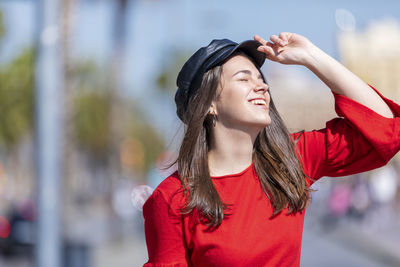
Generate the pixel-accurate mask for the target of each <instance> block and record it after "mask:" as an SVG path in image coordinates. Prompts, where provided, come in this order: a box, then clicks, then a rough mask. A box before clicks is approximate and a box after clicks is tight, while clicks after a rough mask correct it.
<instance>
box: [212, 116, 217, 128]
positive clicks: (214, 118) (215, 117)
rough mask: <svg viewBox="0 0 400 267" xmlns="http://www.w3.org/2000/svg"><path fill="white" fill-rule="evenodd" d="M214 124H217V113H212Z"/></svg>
mask: <svg viewBox="0 0 400 267" xmlns="http://www.w3.org/2000/svg"><path fill="white" fill-rule="evenodd" d="M211 116H212V118H211V119H212V125H213V126H214V127H215V125H216V124H217V115H216V114H215V113H213V114H212V115H211Z"/></svg>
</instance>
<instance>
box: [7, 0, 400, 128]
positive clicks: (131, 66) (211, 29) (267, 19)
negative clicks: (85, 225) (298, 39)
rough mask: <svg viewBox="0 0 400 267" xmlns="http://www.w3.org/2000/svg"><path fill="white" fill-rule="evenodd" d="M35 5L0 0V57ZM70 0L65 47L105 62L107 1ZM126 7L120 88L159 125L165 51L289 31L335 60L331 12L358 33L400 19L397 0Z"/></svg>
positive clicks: (162, 1)
mask: <svg viewBox="0 0 400 267" xmlns="http://www.w3.org/2000/svg"><path fill="white" fill-rule="evenodd" d="M35 2H37V1H26V0H25V1H18V0H13V1H4V0H3V1H1V0H0V8H1V9H2V10H3V13H4V15H5V22H6V27H7V30H8V32H7V35H6V38H5V42H4V45H3V47H0V62H2V61H3V62H4V61H6V60H8V59H10V58H12V57H13V56H14V55H15V54H16V53H18V51H20V49H21V47H25V46H28V45H29V44H31V43H32V42H34V38H35V34H34V33H35V32H34V26H33V25H34V22H35V9H34V3H35ZM77 2H78V6H77V8H76V12H75V15H74V16H75V18H76V21H75V26H74V27H75V28H74V33H73V36H72V37H73V39H72V40H73V48H72V52H73V53H74V54H75V56H77V57H80V58H94V59H96V60H97V61H98V62H100V63H106V62H107V59H108V58H109V56H110V54H111V53H110V52H111V46H110V40H109V37H110V35H111V22H112V14H113V13H112V12H113V6H112V4H111V3H112V1H106V0H101V1H100V0H99V1H95V0H90V1H89V0H86V1H83V0H81V1H77ZM130 7H131V8H130V10H129V14H128V18H129V19H128V24H129V31H128V38H127V51H126V58H125V64H126V72H125V73H124V84H125V91H126V92H127V93H128V94H129V95H132V96H133V97H135V98H137V99H139V100H140V103H141V104H142V106H143V107H144V108H145V109H146V108H147V111H146V112H147V113H148V114H149V119H151V120H154V122H155V123H160V124H162V125H163V126H162V127H166V126H167V125H169V124H171V123H174V122H175V119H176V117H175V116H174V103H173V99H172V98H171V99H170V101H165V98H163V97H162V96H159V95H158V94H156V93H155V89H154V81H153V78H154V75H156V74H157V73H158V72H159V71H160V70H161V68H162V67H164V65H163V64H161V63H162V62H164V61H165V59H166V58H167V57H168V54H169V53H170V51H171V50H172V49H185V50H188V51H193V52H194V51H195V50H196V49H198V48H199V47H201V46H204V45H206V44H208V43H209V42H210V41H211V40H212V39H214V38H230V39H232V40H235V41H237V42H239V41H243V40H245V39H250V38H252V36H253V35H254V34H259V35H261V36H269V35H271V34H277V33H279V32H281V31H290V32H296V33H300V34H302V35H305V36H306V37H308V38H309V39H310V40H311V41H313V42H314V43H315V44H317V45H318V46H319V47H320V48H322V49H323V50H324V51H326V52H327V53H329V54H330V55H332V56H334V57H336V58H337V57H338V54H337V50H336V35H337V33H338V31H339V29H338V27H337V25H336V21H335V11H336V10H337V9H347V10H349V11H350V12H352V13H353V14H354V17H355V19H356V30H362V29H363V28H365V26H366V25H367V24H368V23H370V22H371V21H373V20H382V19H384V18H388V17H389V18H395V19H397V20H400V1H396V0H393V1H361V0H347V1H345V0H339V1H321V0H303V1H294V0H288V1H265V0H264V1H262V0H254V1H235V0H231V1H228V0H218V1H217V0H202V1H194V0H136V1H131V5H130ZM267 67H268V64H267ZM291 68H292V67H291ZM266 76H267V78H268V71H267V73H266ZM154 103H157V107H156V108H154ZM171 110H172V111H171ZM159 114H164V116H163V117H161V116H159ZM165 116H166V117H165ZM165 118H168V119H165Z"/></svg>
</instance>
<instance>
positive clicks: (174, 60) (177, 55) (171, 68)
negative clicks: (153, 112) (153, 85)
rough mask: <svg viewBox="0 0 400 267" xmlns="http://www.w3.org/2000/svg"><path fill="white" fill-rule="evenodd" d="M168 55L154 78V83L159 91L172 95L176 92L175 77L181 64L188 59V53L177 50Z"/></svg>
mask: <svg viewBox="0 0 400 267" xmlns="http://www.w3.org/2000/svg"><path fill="white" fill-rule="evenodd" d="M169 55H170V57H169V58H168V59H167V61H166V63H165V64H164V66H163V67H162V70H161V72H160V73H159V74H158V76H157V77H156V82H157V87H158V88H159V89H160V90H162V91H167V92H171V93H173V92H175V91H176V77H177V76H178V73H179V71H180V69H181V68H182V66H183V64H184V63H185V62H186V60H187V59H188V58H189V53H186V52H181V51H180V50H177V51H173V52H171V53H169Z"/></svg>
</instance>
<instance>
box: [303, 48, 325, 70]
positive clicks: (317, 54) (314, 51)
mask: <svg viewBox="0 0 400 267" xmlns="http://www.w3.org/2000/svg"><path fill="white" fill-rule="evenodd" d="M323 54H324V52H323V51H322V50H321V49H319V48H318V47H317V46H315V45H314V44H312V43H311V44H310V46H309V48H308V49H307V50H306V53H305V57H304V63H303V66H305V67H307V68H308V69H310V70H313V69H315V68H316V67H317V64H318V62H320V60H321V58H322V57H323Z"/></svg>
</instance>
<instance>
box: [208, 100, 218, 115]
mask: <svg viewBox="0 0 400 267" xmlns="http://www.w3.org/2000/svg"><path fill="white" fill-rule="evenodd" d="M208 114H215V115H216V114H217V110H216V108H215V103H214V101H213V103H211V105H210V108H209V109H208Z"/></svg>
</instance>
